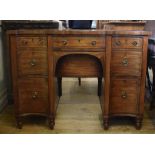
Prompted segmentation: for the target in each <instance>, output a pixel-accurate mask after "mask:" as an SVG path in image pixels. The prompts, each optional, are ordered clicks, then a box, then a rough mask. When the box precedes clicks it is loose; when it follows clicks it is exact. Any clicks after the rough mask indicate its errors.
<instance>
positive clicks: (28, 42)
mask: <svg viewBox="0 0 155 155" xmlns="http://www.w3.org/2000/svg"><path fill="white" fill-rule="evenodd" d="M17 47H19V48H20V47H47V37H43V36H40V37H39V36H38V37H37V36H33V37H31V36H23V37H18V38H17Z"/></svg>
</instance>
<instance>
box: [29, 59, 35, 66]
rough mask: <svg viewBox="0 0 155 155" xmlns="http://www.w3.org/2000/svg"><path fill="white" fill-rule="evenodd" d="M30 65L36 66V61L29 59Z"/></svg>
mask: <svg viewBox="0 0 155 155" xmlns="http://www.w3.org/2000/svg"><path fill="white" fill-rule="evenodd" d="M30 65H31V66H32V67H33V66H36V59H31V61H30Z"/></svg>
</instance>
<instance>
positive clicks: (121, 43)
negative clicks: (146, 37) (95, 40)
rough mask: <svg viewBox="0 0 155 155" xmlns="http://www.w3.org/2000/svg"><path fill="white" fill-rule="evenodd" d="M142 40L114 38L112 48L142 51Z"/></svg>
mask: <svg viewBox="0 0 155 155" xmlns="http://www.w3.org/2000/svg"><path fill="white" fill-rule="evenodd" d="M142 44H143V43H142V38H132V37H113V38H112V48H114V49H121V48H126V49H128V48H129V49H141V48H142Z"/></svg>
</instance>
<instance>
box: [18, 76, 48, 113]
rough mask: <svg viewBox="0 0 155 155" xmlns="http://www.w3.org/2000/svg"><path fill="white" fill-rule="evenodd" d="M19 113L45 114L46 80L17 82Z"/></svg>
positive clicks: (46, 104) (46, 107)
mask: <svg viewBox="0 0 155 155" xmlns="http://www.w3.org/2000/svg"><path fill="white" fill-rule="evenodd" d="M18 96H19V103H20V104H19V111H20V113H45V112H47V110H48V80H47V79H45V78H27V79H20V80H19V82H18Z"/></svg>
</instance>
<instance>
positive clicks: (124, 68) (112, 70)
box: [7, 29, 150, 129]
mask: <svg viewBox="0 0 155 155" xmlns="http://www.w3.org/2000/svg"><path fill="white" fill-rule="evenodd" d="M149 35H150V32H146V31H103V30H67V29H66V30H50V29H38V30H9V31H8V32H7V38H8V45H9V52H10V56H11V70H12V84H13V97H14V101H15V102H14V103H15V115H16V120H17V126H18V128H22V117H24V116H27V115H43V116H45V117H47V118H48V119H49V127H50V128H51V129H53V128H54V124H55V116H56V109H57V105H58V101H59V98H60V96H61V78H62V77H97V78H98V79H99V82H98V84H99V86H98V88H99V92H98V95H99V97H100V103H101V108H102V113H103V125H104V129H108V127H109V119H110V117H113V116H131V117H134V118H135V120H136V123H135V125H136V128H137V129H140V128H141V124H142V118H143V112H144V95H145V77H146V65H147V45H148V36H149Z"/></svg>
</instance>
